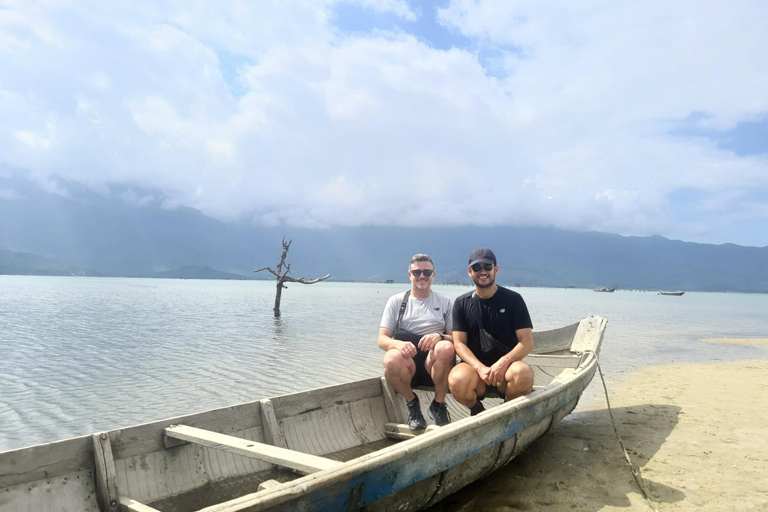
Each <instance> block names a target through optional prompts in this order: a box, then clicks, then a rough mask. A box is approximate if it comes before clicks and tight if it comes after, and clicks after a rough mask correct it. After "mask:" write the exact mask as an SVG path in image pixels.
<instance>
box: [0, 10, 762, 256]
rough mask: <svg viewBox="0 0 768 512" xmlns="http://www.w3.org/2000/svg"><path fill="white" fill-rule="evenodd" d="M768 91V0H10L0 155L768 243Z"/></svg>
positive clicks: (235, 208)
mask: <svg viewBox="0 0 768 512" xmlns="http://www.w3.org/2000/svg"><path fill="white" fill-rule="evenodd" d="M767 91H768V2H765V1H764V0H739V1H737V2H733V1H712V0H696V1H686V0H680V1H676V2H669V1H666V0H664V1H661V0H648V1H644V2H618V1H610V2H609V1H605V0H583V1H579V2H573V1H547V2H542V1H516V0H444V1H436V2H430V1H425V0H345V1H336V0H274V1H259V0H253V1H228V0H216V1H206V0H202V1H199V2H188V1H163V0H157V1H152V2H144V1H141V0H132V1H130V2H128V1H125V2H116V1H110V2H104V1H95V0H94V1H88V0H39V1H38V0H19V1H15V0H0V174H11V173H17V174H18V173H22V174H24V175H28V176H30V177H31V178H32V179H34V180H36V181H37V182H39V184H40V186H41V187H48V188H49V189H51V191H53V192H55V193H58V194H61V195H64V196H66V195H67V194H68V191H67V190H66V185H62V184H61V183H62V182H61V181H60V180H59V181H57V180H53V179H52V178H51V177H52V176H58V177H61V178H63V179H65V180H70V181H74V182H78V183H82V184H85V185H86V186H87V187H89V188H91V189H93V190H95V191H98V192H100V193H102V194H104V195H109V194H110V193H111V192H110V190H111V189H110V188H109V187H108V184H110V183H121V184H134V185H136V186H137V187H141V188H140V189H145V190H148V191H160V192H162V194H163V195H164V196H165V198H166V199H165V201H164V203H163V204H164V207H165V208H168V209H173V208H178V207H179V206H189V207H193V208H196V209H199V210H201V211H202V212H203V213H205V214H206V215H210V216H213V217H215V218H218V219H221V220H224V221H233V222H235V221H237V222H249V223H254V224H258V225H264V226H301V227H317V228H326V227H330V226H357V225H400V226H459V225H482V226H503V225H513V226H554V227H559V228H564V229H572V230H597V231H603V232H610V233H619V234H622V235H637V236H647V235H662V236H665V237H667V238H672V239H678V240H685V241H693V242H702V243H716V244H721V243H737V244H740V245H751V246H759V247H763V246H768V93H767ZM140 189H139V190H140ZM121 190H124V189H121ZM113 199H114V200H120V201H126V202H131V203H132V204H135V205H136V207H137V208H139V207H142V205H143V204H146V203H147V201H144V198H143V197H142V196H141V194H139V195H137V194H135V193H134V194H127V195H122V196H117V197H114V198H113ZM15 200H23V194H21V193H19V192H18V191H15V190H12V189H7V188H6V189H0V201H15Z"/></svg>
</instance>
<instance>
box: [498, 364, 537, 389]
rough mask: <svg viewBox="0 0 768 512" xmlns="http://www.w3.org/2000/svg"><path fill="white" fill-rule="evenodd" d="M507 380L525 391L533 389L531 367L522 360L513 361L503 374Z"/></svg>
mask: <svg viewBox="0 0 768 512" xmlns="http://www.w3.org/2000/svg"><path fill="white" fill-rule="evenodd" d="M504 377H505V379H506V381H507V382H510V383H514V385H515V387H516V388H517V389H518V390H520V391H523V392H525V393H530V392H531V390H532V389H533V369H532V368H531V367H530V366H528V364H526V363H524V362H522V361H515V362H514V363H512V364H511V365H509V368H507V372H506V374H505V375H504Z"/></svg>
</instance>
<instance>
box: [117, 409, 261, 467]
mask: <svg viewBox="0 0 768 512" xmlns="http://www.w3.org/2000/svg"><path fill="white" fill-rule="evenodd" d="M260 411H261V403H260V402H258V401H256V402H249V403H246V404H241V405H236V406H231V407H223V408H220V409H213V410H209V411H204V412H198V413H195V414H187V415H184V416H177V417H175V418H166V419H164V420H159V421H153V422H151V423H144V424H142V425H136V426H134V427H128V428H123V429H119V430H112V431H109V432H108V434H109V440H110V442H111V443H112V454H113V455H114V457H115V460H121V459H126V458H129V457H135V456H137V455H146V454H148V453H152V452H159V451H163V450H165V448H166V447H165V446H164V445H163V429H164V428H165V427H167V426H168V425H175V424H184V425H190V426H195V427H198V428H202V429H205V430H213V431H215V432H227V433H234V432H239V431H242V430H246V429H249V428H253V427H260V426H261V414H260Z"/></svg>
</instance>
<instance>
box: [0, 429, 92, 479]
mask: <svg viewBox="0 0 768 512" xmlns="http://www.w3.org/2000/svg"><path fill="white" fill-rule="evenodd" d="M84 469H93V438H92V437H91V435H87V436H83V437H77V438H74V439H66V440H64V441H56V442H53V443H47V444H41V445H37V446H31V447H28V448H20V449H18V450H10V451H7V452H3V453H2V456H0V488H6V487H11V486H14V485H17V484H23V483H27V482H34V481H36V480H43V479H45V478H52V477H57V476H62V475H67V474H69V473H74V472H77V471H80V470H84Z"/></svg>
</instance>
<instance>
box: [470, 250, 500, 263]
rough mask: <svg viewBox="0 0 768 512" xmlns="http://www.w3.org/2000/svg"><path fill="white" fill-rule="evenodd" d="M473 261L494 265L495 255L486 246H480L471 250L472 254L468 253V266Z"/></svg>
mask: <svg viewBox="0 0 768 512" xmlns="http://www.w3.org/2000/svg"><path fill="white" fill-rule="evenodd" d="M475 263H493V265H494V266H495V265H496V255H495V254H493V251H492V250H490V249H488V248H487V247H480V248H478V249H475V250H474V251H472V254H470V255H469V266H470V267H471V266H472V265H474V264H475Z"/></svg>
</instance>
